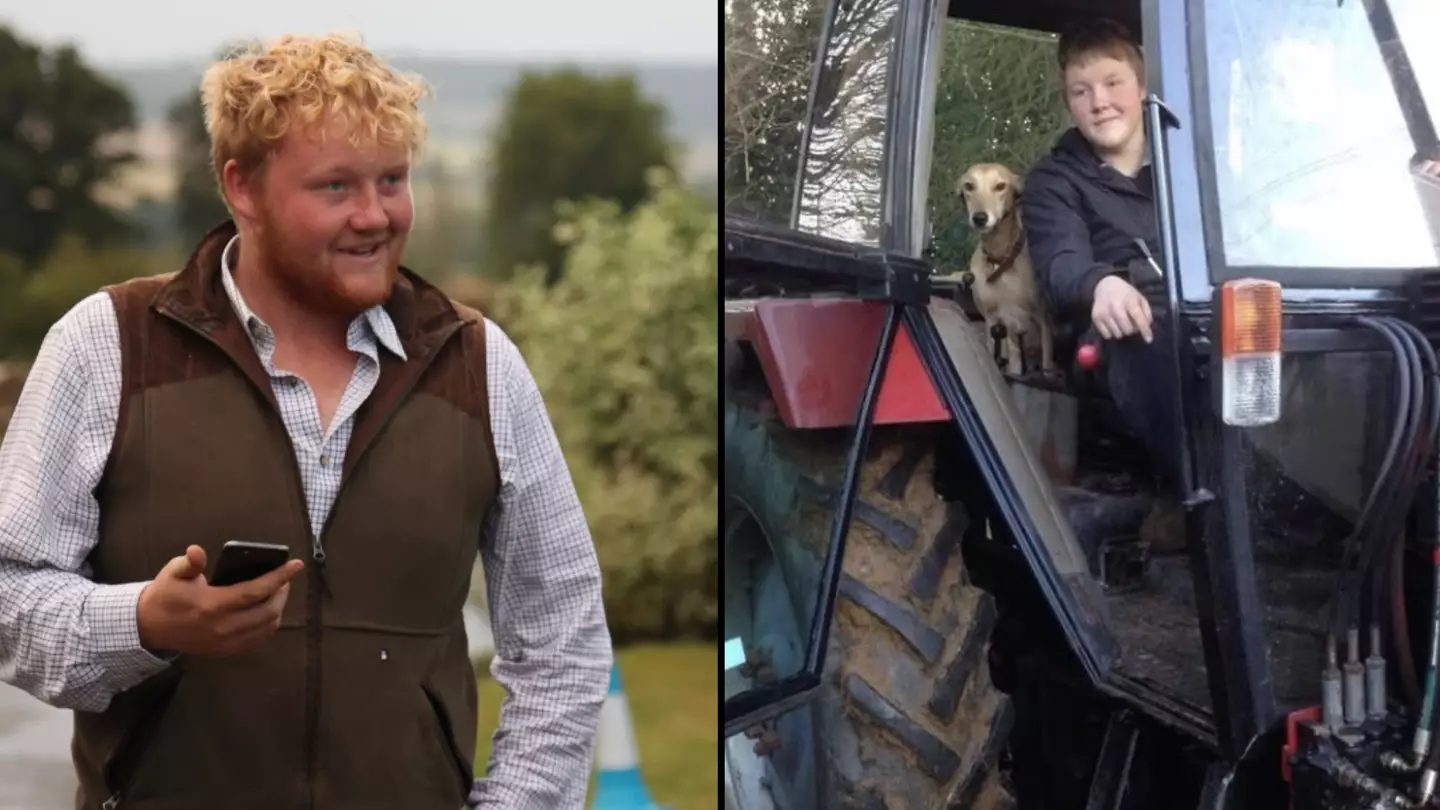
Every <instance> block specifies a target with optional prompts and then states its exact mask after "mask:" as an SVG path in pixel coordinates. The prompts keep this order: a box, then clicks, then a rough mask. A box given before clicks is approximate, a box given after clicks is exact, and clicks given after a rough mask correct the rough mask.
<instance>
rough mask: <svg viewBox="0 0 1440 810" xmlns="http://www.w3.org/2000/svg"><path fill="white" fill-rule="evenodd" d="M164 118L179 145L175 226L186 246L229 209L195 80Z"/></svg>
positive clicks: (223, 52)
mask: <svg viewBox="0 0 1440 810" xmlns="http://www.w3.org/2000/svg"><path fill="white" fill-rule="evenodd" d="M243 44H244V43H241V42H239V41H236V42H230V43H226V44H224V45H222V46H220V47H219V48H217V49H216V50H215V54H214V58H215V59H217V60H219V59H224V58H225V57H227V56H229V55H230V54H231V53H233V52H235V50H236V49H237V48H239V47H240V46H241V45H243ZM165 119H166V122H167V123H169V125H170V127H171V129H172V130H173V131H174V133H175V138H176V141H177V143H178V146H179V148H178V150H177V154H176V156H175V168H176V170H177V172H178V174H179V183H178V184H177V186H176V189H175V200H174V207H175V225H176V228H177V229H178V230H179V232H180V238H181V244H182V245H185V246H186V247H189V246H190V245H193V244H195V243H197V242H199V241H200V237H202V236H204V235H205V233H206V232H207V231H209V230H210V229H211V228H213V227H215V226H216V225H219V224H220V223H221V222H224V221H225V220H227V219H229V218H230V211H229V209H227V208H226V207H225V200H224V199H223V198H222V197H221V196H220V186H219V182H218V180H217V178H216V177H215V164H214V163H213V161H212V160H211V159H210V133H209V132H207V131H206V129H205V105H204V104H203V103H202V102H201V99H200V87H199V82H198V81H197V82H196V87H195V88H194V89H193V90H190V91H188V92H186V93H184V94H183V95H180V96H177V97H176V98H175V99H174V100H173V101H171V102H170V107H169V108H168V109H167V110H166V113H165Z"/></svg>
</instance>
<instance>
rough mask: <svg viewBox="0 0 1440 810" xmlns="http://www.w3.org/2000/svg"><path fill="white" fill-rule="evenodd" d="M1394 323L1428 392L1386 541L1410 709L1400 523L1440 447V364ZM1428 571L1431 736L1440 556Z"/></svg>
mask: <svg viewBox="0 0 1440 810" xmlns="http://www.w3.org/2000/svg"><path fill="white" fill-rule="evenodd" d="M1394 325H1396V326H1398V327H1399V328H1400V330H1401V331H1402V332H1403V333H1404V334H1405V336H1406V338H1407V342H1408V343H1409V344H1410V347H1411V348H1412V349H1413V350H1418V353H1419V355H1420V357H1421V358H1423V359H1424V366H1425V368H1424V370H1423V371H1422V372H1421V373H1422V374H1423V375H1424V376H1423V377H1422V378H1421V379H1422V381H1423V383H1422V385H1420V386H1417V387H1419V388H1422V389H1423V390H1424V391H1425V393H1426V394H1427V396H1426V397H1425V413H1424V419H1423V421H1422V425H1423V427H1424V430H1423V432H1422V433H1421V435H1420V436H1419V437H1418V439H1417V440H1416V441H1414V442H1413V443H1412V444H1411V445H1409V447H1410V448H1411V459H1410V464H1409V469H1408V470H1407V471H1406V472H1407V475H1406V480H1405V482H1404V484H1403V485H1402V486H1403V487H1404V489H1403V490H1402V492H1403V493H1405V494H1404V497H1403V501H1402V504H1403V509H1396V510H1395V514H1393V515H1392V518H1391V521H1390V522H1391V523H1392V524H1393V525H1395V529H1394V530H1393V531H1392V532H1391V535H1390V536H1391V537H1393V539H1392V540H1391V541H1390V542H1392V543H1393V544H1394V548H1393V550H1392V553H1391V562H1390V577H1389V580H1390V591H1391V602H1392V609H1391V611H1392V612H1391V616H1392V621H1393V626H1394V629H1395V633H1394V638H1393V639H1392V642H1393V644H1392V647H1393V649H1394V654H1393V657H1394V658H1395V659H1396V665H1397V666H1398V667H1399V668H1400V676H1401V682H1402V684H1404V686H1405V689H1406V692H1407V696H1409V697H1411V703H1412V705H1413V703H1414V702H1415V700H1414V696H1413V695H1411V694H1409V693H1412V691H1413V690H1414V687H1413V686H1412V683H1413V682H1414V681H1415V680H1416V676H1415V669H1414V662H1413V655H1412V654H1411V644H1410V634H1409V632H1408V629H1407V625H1408V623H1407V621H1406V615H1405V611H1406V605H1405V579H1404V559H1405V532H1404V530H1403V527H1402V526H1400V525H1399V524H1400V522H1401V521H1403V520H1404V519H1405V516H1406V515H1407V514H1408V513H1409V511H1410V506H1411V505H1412V504H1413V503H1414V497H1415V490H1416V487H1417V486H1418V485H1419V482H1420V480H1421V479H1422V477H1423V476H1424V475H1425V473H1426V468H1427V467H1428V466H1429V464H1430V462H1431V460H1432V459H1433V458H1434V454H1435V452H1436V450H1437V448H1440V360H1437V358H1436V354H1435V349H1434V348H1433V347H1432V346H1431V345H1430V341H1428V340H1426V339H1425V335H1424V334H1423V333H1422V332H1421V331H1420V330H1419V329H1417V328H1415V326H1413V325H1412V324H1409V323H1405V322H1404V321H1399V320H1397V321H1395V322H1394ZM1432 568H1433V569H1434V574H1433V578H1434V598H1435V602H1434V608H1435V609H1433V610H1432V618H1431V623H1430V624H1431V626H1430V638H1429V650H1430V654H1429V660H1428V661H1427V662H1426V667H1425V684H1424V686H1423V687H1421V689H1420V690H1419V692H1420V696H1421V701H1420V703H1421V708H1420V718H1419V726H1418V728H1424V729H1431V731H1432V735H1433V732H1434V727H1435V726H1436V725H1437V724H1440V719H1437V718H1436V717H1435V714H1434V711H1435V699H1436V689H1437V683H1436V680H1437V670H1440V612H1436V611H1437V610H1440V558H1437V557H1435V556H1434V555H1433V554H1432ZM1383 579H1384V578H1383V577H1378V576H1377V577H1376V584H1377V585H1379V584H1380V583H1381V582H1382V581H1383ZM1432 739H1433V736H1432Z"/></svg>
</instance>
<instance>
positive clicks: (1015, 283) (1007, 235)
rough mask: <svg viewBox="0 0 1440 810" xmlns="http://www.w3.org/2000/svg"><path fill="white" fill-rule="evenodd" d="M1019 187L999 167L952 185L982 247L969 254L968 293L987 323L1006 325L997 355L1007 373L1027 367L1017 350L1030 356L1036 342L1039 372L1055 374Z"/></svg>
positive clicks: (974, 171) (970, 173)
mask: <svg viewBox="0 0 1440 810" xmlns="http://www.w3.org/2000/svg"><path fill="white" fill-rule="evenodd" d="M1022 185H1023V181H1022V180H1021V179H1020V177H1019V176H1017V175H1016V174H1015V173H1014V172H1012V171H1010V169H1009V168H1007V167H1005V166H1004V165H1002V164H999V163H977V164H975V165H974V166H971V167H970V168H969V169H966V170H965V173H964V174H963V175H961V176H960V180H959V181H958V182H957V183H956V184H955V193H956V194H957V195H959V196H960V197H961V198H962V199H964V200H965V213H966V215H967V220H968V221H969V223H970V226H971V227H972V228H974V229H975V232H976V233H978V234H979V235H980V244H979V245H978V246H976V248H975V252H974V253H973V254H971V256H970V273H971V275H972V276H973V277H974V279H975V281H974V282H973V283H972V284H971V286H970V292H971V295H973V296H974V298H975V306H976V307H977V308H978V309H979V310H980V314H981V316H983V317H984V318H985V325H986V326H987V327H989V328H991V329H993V328H994V327H995V325H996V324H1002V325H1004V327H1005V340H1004V341H1003V342H1002V343H1001V354H1000V356H1001V357H1002V358H1004V360H1005V369H1006V370H1007V371H1010V372H1012V373H1017V374H1018V373H1021V372H1022V371H1023V370H1024V368H1025V367H1026V366H1027V365H1029V364H1028V363H1026V362H1025V358H1023V357H1022V356H1021V346H1022V345H1024V346H1025V347H1026V348H1028V349H1030V350H1031V351H1029V352H1026V353H1027V354H1029V355H1030V356H1031V357H1032V358H1033V356H1034V352H1033V350H1034V349H1035V344H1036V343H1037V342H1038V343H1039V353H1040V368H1041V369H1042V370H1043V371H1044V372H1045V373H1046V374H1053V373H1054V372H1055V358H1054V357H1053V351H1054V349H1053V346H1052V341H1051V334H1050V318H1049V312H1048V311H1047V308H1046V306H1045V301H1044V299H1043V298H1042V297H1041V296H1040V286H1039V284H1038V283H1037V282H1036V279H1035V268H1034V266H1033V265H1031V264H1030V249H1029V246H1028V245H1026V243H1025V227H1024V224H1023V223H1022V222H1021V221H1020V192H1021V190H1022ZM1037 338H1038V341H1037V340H1036V339H1037Z"/></svg>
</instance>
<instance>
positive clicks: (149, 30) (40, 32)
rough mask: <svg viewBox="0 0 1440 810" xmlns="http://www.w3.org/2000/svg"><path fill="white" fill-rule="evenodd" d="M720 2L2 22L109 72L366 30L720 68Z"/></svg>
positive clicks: (296, 4) (153, 8)
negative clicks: (69, 47)
mask: <svg viewBox="0 0 1440 810" xmlns="http://www.w3.org/2000/svg"><path fill="white" fill-rule="evenodd" d="M718 8H719V7H718V5H715V4H713V0H519V1H518V2H516V0H506V1H505V2H500V1H499V0H471V1H470V2H464V1H463V0H240V1H239V2H226V3H216V2H204V0H0V24H5V25H9V26H11V27H13V28H15V29H16V30H17V32H18V33H19V34H20V35H21V36H22V37H25V38H26V39H30V40H33V41H39V42H41V43H44V44H47V45H50V44H55V43H57V42H61V41H71V42H74V43H76V44H78V45H79V46H80V48H81V49H82V51H83V52H84V55H85V58H86V60H87V61H91V62H95V63H101V64H107V65H121V64H125V65H134V64H145V63H153V62H167V61H171V60H174V59H177V58H205V57H207V56H209V55H210V54H211V52H213V51H214V49H215V48H216V47H217V46H218V45H220V44H221V43H222V42H224V41H226V40H230V39H239V38H249V37H256V36H258V37H261V38H268V37H271V36H275V35H278V34H282V33H285V32H291V31H293V32H296V33H324V32H327V31H332V30H348V31H358V32H359V33H360V34H361V35H362V36H363V37H364V39H365V41H366V43H367V44H369V45H370V46H371V47H373V48H376V49H377V50H381V51H384V52H386V53H387V54H391V55H394V54H402V53H403V54H416V55H419V54H449V55H467V56H501V57H517V56H518V57H554V56H560V57H571V58H585V57H589V58H595V59H604V60H607V61H608V60H624V61H656V60H666V61H670V60H677V59H678V60H685V61H698V62H710V63H717V62H719V41H720V23H719V16H720V15H719V11H718Z"/></svg>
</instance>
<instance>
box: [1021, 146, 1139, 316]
mask: <svg viewBox="0 0 1440 810" xmlns="http://www.w3.org/2000/svg"><path fill="white" fill-rule="evenodd" d="M1080 206H1081V203H1080V197H1079V194H1077V193H1076V191H1075V188H1074V186H1072V185H1071V184H1070V183H1069V182H1068V181H1066V180H1065V179H1064V178H1063V177H1059V176H1057V175H1056V174H1055V173H1054V172H1052V171H1046V170H1043V169H1041V170H1038V171H1032V172H1031V173H1030V176H1029V177H1027V178H1026V179H1025V191H1024V194H1023V195H1022V196H1021V198H1020V209H1021V212H1022V213H1023V214H1024V216H1025V234H1026V238H1027V239H1028V240H1029V245H1030V259H1031V261H1033V262H1034V263H1035V273H1036V275H1037V276H1038V277H1039V279H1040V285H1041V287H1042V288H1043V289H1044V291H1045V295H1046V297H1047V298H1049V299H1050V302H1051V304H1052V305H1053V306H1054V307H1055V308H1056V309H1058V310H1060V311H1061V312H1075V313H1084V314H1085V315H1086V316H1087V317H1088V316H1089V312H1090V305H1091V302H1092V299H1093V298H1094V295H1095V285H1096V284H1099V283H1100V279H1102V278H1104V277H1105V276H1108V275H1114V274H1116V273H1120V272H1122V271H1121V270H1119V269H1117V268H1115V267H1112V266H1111V265H1108V264H1105V263H1103V262H1098V261H1096V260H1095V255H1094V253H1093V252H1092V251H1091V249H1090V227H1089V225H1088V224H1086V222H1085V218H1084V217H1083V216H1082V215H1081V213H1080Z"/></svg>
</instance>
